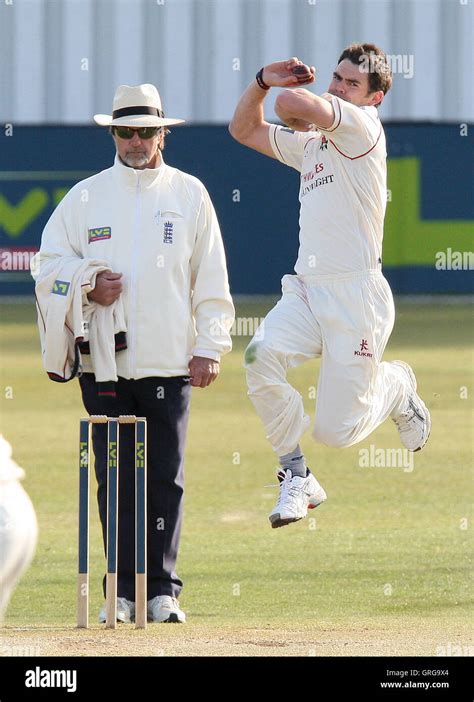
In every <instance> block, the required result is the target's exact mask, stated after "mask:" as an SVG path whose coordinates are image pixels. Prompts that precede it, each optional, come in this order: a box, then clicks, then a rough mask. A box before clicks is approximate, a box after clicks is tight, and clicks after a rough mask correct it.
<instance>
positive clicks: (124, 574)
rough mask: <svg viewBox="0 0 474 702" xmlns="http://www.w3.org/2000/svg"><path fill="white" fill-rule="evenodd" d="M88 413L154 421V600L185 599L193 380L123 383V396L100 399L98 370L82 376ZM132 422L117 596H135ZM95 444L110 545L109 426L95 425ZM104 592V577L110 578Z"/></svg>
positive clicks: (125, 440)
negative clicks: (183, 550)
mask: <svg viewBox="0 0 474 702" xmlns="http://www.w3.org/2000/svg"><path fill="white" fill-rule="evenodd" d="M80 384H81V390H82V399H83V402H84V406H85V408H86V410H87V412H88V413H89V414H106V415H108V416H109V417H118V416H119V415H121V414H134V415H136V416H137V417H146V418H147V420H148V454H147V455H148V599H149V600H150V599H152V598H153V597H155V596H156V595H171V596H172V597H178V595H179V593H180V592H181V588H182V586H183V583H182V581H181V580H180V578H179V577H178V575H177V574H176V570H175V567H176V559H177V556H178V546H179V537H180V532H181V522H182V515H183V489H184V460H183V459H184V447H185V440H186V430H187V425H188V417H189V405H190V398H191V383H190V380H189V378H188V377H174V378H155V377H152V378H142V379H140V380H126V379H125V378H119V380H118V382H117V383H116V390H117V396H116V397H115V398H114V397H103V396H102V397H100V396H99V395H98V393H97V383H96V381H95V377H94V375H93V374H92V373H84V375H82V377H81V378H80ZM134 432H135V427H134V425H133V424H121V425H120V441H119V457H120V464H119V466H120V468H119V470H120V477H119V535H118V584H117V594H118V597H126V598H127V599H128V600H131V601H133V602H134V601H135V471H134V465H135V463H134V461H135V457H134V445H135V444H134V441H135V433H134ZM92 443H93V448H94V454H95V472H96V476H97V483H98V493H97V499H98V503H99V513H100V521H101V523H102V533H103V538H104V547H105V543H106V516H107V426H106V425H105V424H94V425H93V430H92ZM103 587H104V594H105V578H104V585H103Z"/></svg>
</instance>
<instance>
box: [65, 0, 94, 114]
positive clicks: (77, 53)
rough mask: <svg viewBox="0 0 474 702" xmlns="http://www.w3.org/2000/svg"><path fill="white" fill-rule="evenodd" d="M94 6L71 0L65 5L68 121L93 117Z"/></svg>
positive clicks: (66, 110)
mask: <svg viewBox="0 0 474 702" xmlns="http://www.w3.org/2000/svg"><path fill="white" fill-rule="evenodd" d="M91 22H92V5H91V2H90V0H69V2H67V3H66V4H65V5H64V23H63V36H64V46H65V47H67V50H66V51H65V53H64V61H63V66H64V73H63V93H62V95H63V117H64V121H65V122H69V123H79V122H89V121H91V119H92V111H93V106H92V91H93V81H94V62H93V56H92V36H91V31H90V30H91Z"/></svg>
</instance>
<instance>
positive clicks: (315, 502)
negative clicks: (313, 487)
mask: <svg viewBox="0 0 474 702" xmlns="http://www.w3.org/2000/svg"><path fill="white" fill-rule="evenodd" d="M326 500H327V495H326V492H325V490H324V489H323V488H320V489H319V490H318V492H317V493H315V494H314V495H312V496H311V497H310V498H309V502H308V509H315V508H316V507H319V505H321V504H322V503H323V502H325V501H326ZM305 517H306V514H305V515H303V516H302V517H283V518H281V517H280V513H279V512H274V513H272V514H271V515H270V516H269V517H268V519H269V520H270V524H271V525H272V529H278V528H279V527H283V526H286V525H287V524H292V523H293V522H299V521H301V520H302V519H304V518H305Z"/></svg>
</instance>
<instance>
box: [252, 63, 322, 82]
mask: <svg viewBox="0 0 474 702" xmlns="http://www.w3.org/2000/svg"><path fill="white" fill-rule="evenodd" d="M298 65H303V62H302V61H300V60H299V59H298V58H296V56H293V58H291V59H288V60H287V61H275V62H274V63H269V64H268V66H265V67H264V69H263V75H262V78H263V82H264V83H265V84H266V85H269V86H270V87H274V88H297V87H301V86H302V85H309V84H310V83H314V81H315V80H316V69H315V68H314V66H310V70H311V78H310V79H309V80H306V81H300V80H298V78H297V76H295V74H294V73H292V69H293V68H294V67H295V66H298Z"/></svg>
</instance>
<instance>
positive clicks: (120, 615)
mask: <svg viewBox="0 0 474 702" xmlns="http://www.w3.org/2000/svg"><path fill="white" fill-rule="evenodd" d="M134 618H135V602H130V600H126V599H125V597H117V621H118V622H124V624H130V622H131V621H133V619H134ZM106 621H107V613H106V610H105V604H104V606H103V607H102V609H101V610H100V612H99V623H100V624H105V622H106Z"/></svg>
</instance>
